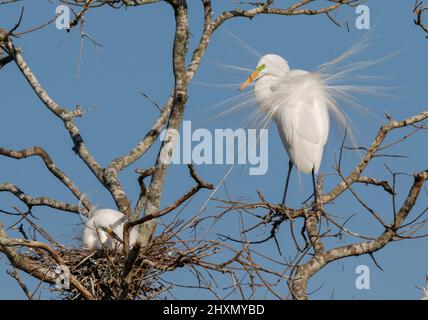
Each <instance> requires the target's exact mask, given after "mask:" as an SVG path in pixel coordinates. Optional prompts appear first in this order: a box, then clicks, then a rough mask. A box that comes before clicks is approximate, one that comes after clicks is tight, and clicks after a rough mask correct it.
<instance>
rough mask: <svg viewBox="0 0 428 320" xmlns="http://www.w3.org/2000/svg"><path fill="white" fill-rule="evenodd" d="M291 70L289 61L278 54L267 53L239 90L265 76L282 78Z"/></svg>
mask: <svg viewBox="0 0 428 320" xmlns="http://www.w3.org/2000/svg"><path fill="white" fill-rule="evenodd" d="M288 71H290V67H289V66H288V62H287V61H286V60H285V59H283V58H282V57H280V56H279V55H277V54H267V55H264V56H263V57H261V58H260V60H259V62H258V63H257V68H256V70H254V71H253V73H252V74H251V75H250V76H249V77H248V78H247V80H245V82H244V83H243V84H242V85H241V87H240V88H239V90H241V91H242V90H244V89H245V87H247V86H248V85H249V84H250V83H251V82H253V81H257V80H259V79H260V78H262V77H264V76H271V77H277V78H282V77H284V76H285V74H286V73H287V72H288Z"/></svg>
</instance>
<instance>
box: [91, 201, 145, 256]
mask: <svg viewBox="0 0 428 320" xmlns="http://www.w3.org/2000/svg"><path fill="white" fill-rule="evenodd" d="M126 219H127V217H126V216H125V215H124V214H123V213H121V212H119V211H116V210H112V209H98V210H95V211H94V212H93V213H92V215H91V217H90V219H89V220H88V221H86V223H85V226H84V228H83V245H84V246H85V247H86V248H88V249H90V250H95V249H109V250H115V249H119V250H120V249H122V242H123V226H124V224H125V222H126ZM137 239H138V226H137V227H134V228H132V229H131V230H130V233H129V246H130V247H132V246H133V245H134V244H135V242H136V241H137Z"/></svg>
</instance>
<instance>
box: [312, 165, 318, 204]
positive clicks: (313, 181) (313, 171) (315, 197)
mask: <svg viewBox="0 0 428 320" xmlns="http://www.w3.org/2000/svg"><path fill="white" fill-rule="evenodd" d="M312 186H313V187H314V200H315V204H317V203H318V195H317V187H316V184H315V169H314V168H312Z"/></svg>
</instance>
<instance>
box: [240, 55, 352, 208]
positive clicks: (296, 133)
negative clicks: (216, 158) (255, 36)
mask: <svg viewBox="0 0 428 320" xmlns="http://www.w3.org/2000/svg"><path fill="white" fill-rule="evenodd" d="M253 81H255V88H254V93H255V97H256V102H257V105H258V106H259V108H260V109H261V110H262V111H263V112H264V113H265V114H266V118H267V119H273V120H274V121H275V122H276V126H277V128H278V132H279V134H280V136H281V140H282V142H283V145H284V147H285V150H286V151H287V153H288V156H289V159H290V160H289V165H288V173H287V178H286V183H285V189H284V194H283V197H282V204H283V205H284V204H285V200H286V196H287V190H288V184H289V180H290V174H291V171H292V168H293V165H294V166H296V167H297V169H298V170H299V171H300V172H304V173H311V174H312V182H313V187H314V198H315V202H317V194H316V188H315V174H316V173H318V170H319V168H320V164H321V159H322V155H323V149H324V145H325V144H326V142H327V138H328V133H329V122H330V120H329V110H332V111H333V112H335V113H336V115H337V114H339V118H341V119H342V120H343V119H345V118H344V116H343V115H342V114H341V113H340V111H339V110H338V108H337V106H336V102H335V99H334V98H335V97H334V94H333V91H332V90H331V88H329V86H328V85H327V84H326V82H325V79H324V77H323V75H322V73H319V72H314V73H311V72H307V71H304V70H290V68H289V66H288V62H287V61H286V60H285V59H283V58H282V57H280V56H279V55H276V54H267V55H264V56H263V57H261V59H260V60H259V62H258V64H257V68H256V70H255V71H254V72H253V73H251V75H250V76H249V77H248V79H247V80H246V81H245V82H244V83H243V84H242V85H241V87H240V90H243V89H244V88H245V87H247V86H248V85H249V84H250V83H251V82H253Z"/></svg>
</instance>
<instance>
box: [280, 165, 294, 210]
mask: <svg viewBox="0 0 428 320" xmlns="http://www.w3.org/2000/svg"><path fill="white" fill-rule="evenodd" d="M292 169H293V162H291V160H290V161H288V173H287V180H286V181H285V189H284V195H283V196H282V205H283V206H284V205H285V198H286V197H287V191H288V183H289V182H290V175H291V170H292Z"/></svg>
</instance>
